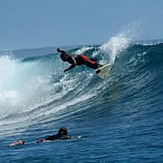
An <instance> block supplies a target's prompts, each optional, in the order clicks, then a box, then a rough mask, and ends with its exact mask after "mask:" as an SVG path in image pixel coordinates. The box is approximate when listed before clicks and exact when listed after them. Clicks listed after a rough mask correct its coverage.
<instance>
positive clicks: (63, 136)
mask: <svg viewBox="0 0 163 163" xmlns="http://www.w3.org/2000/svg"><path fill="white" fill-rule="evenodd" d="M57 139H61V140H64V139H71V137H70V136H67V135H58V134H57V135H52V136H48V137H47V138H45V140H50V141H52V140H57Z"/></svg>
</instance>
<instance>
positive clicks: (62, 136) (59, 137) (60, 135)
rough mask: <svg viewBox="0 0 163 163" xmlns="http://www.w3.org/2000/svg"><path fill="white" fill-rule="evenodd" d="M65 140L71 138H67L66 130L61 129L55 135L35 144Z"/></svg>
mask: <svg viewBox="0 0 163 163" xmlns="http://www.w3.org/2000/svg"><path fill="white" fill-rule="evenodd" d="M65 139H71V137H70V136H68V131H67V129H66V128H65V127H63V128H60V129H59V131H58V133H57V134H56V135H52V136H48V137H47V138H45V139H41V140H37V141H36V143H40V142H49V141H54V140H65Z"/></svg>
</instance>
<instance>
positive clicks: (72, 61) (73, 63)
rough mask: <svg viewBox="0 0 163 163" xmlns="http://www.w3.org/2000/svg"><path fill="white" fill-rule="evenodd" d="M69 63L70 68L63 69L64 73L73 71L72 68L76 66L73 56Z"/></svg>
mask: <svg viewBox="0 0 163 163" xmlns="http://www.w3.org/2000/svg"><path fill="white" fill-rule="evenodd" d="M69 62H70V63H71V66H70V67H69V68H67V69H65V70H64V72H66V71H69V70H71V69H73V68H74V67H75V66H76V64H77V63H76V60H75V58H74V57H73V56H71V59H70V61H69Z"/></svg>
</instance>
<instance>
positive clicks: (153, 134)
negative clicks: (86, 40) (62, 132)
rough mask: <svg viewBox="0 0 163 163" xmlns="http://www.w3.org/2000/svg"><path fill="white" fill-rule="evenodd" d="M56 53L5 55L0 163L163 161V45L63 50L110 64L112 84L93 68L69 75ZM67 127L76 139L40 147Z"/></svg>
mask: <svg viewBox="0 0 163 163" xmlns="http://www.w3.org/2000/svg"><path fill="white" fill-rule="evenodd" d="M56 48H57V47H49V48H40V49H26V50H15V51H12V52H9V51H5V52H4V51H3V52H1V55H0V65H1V66H0V151H1V152H0V162H2V163H3V162H6V163H7V162H23V163H25V162H81V163H82V162H138V161H139V162H162V161H163V136H162V135H163V117H162V115H163V43H162V41H144V42H142V41H141V42H140V41H138V42H132V41H131V40H130V39H128V38H127V37H125V36H123V35H118V36H115V37H113V38H111V39H110V40H109V41H108V42H106V43H105V44H102V45H85V46H65V47H62V48H63V49H65V50H67V51H68V52H70V53H75V54H81V53H82V54H85V55H87V56H89V57H95V58H97V59H98V62H100V63H111V64H112V69H111V71H110V74H109V77H108V78H107V79H106V80H102V79H100V78H98V77H97V76H96V74H95V71H94V70H92V69H90V68H88V67H86V66H77V67H76V68H74V69H72V70H71V71H69V72H67V73H63V70H64V69H65V68H67V67H68V66H69V65H68V64H67V63H62V62H61V60H60V58H59V54H58V53H57V52H56ZM60 127H66V128H67V129H68V132H69V135H70V136H73V137H74V139H72V140H66V141H54V142H50V143H39V144H36V143H35V140H38V139H42V138H45V137H46V136H48V135H53V134H56V133H57V131H58V129H59V128H60ZM19 139H23V140H24V141H25V142H26V144H25V145H22V146H15V147H10V146H9V144H10V143H12V142H13V141H15V140H19Z"/></svg>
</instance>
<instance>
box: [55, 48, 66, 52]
mask: <svg viewBox="0 0 163 163" xmlns="http://www.w3.org/2000/svg"><path fill="white" fill-rule="evenodd" d="M57 52H59V53H66V52H65V51H64V50H61V49H60V48H57Z"/></svg>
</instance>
